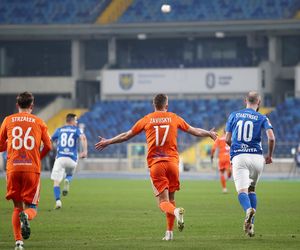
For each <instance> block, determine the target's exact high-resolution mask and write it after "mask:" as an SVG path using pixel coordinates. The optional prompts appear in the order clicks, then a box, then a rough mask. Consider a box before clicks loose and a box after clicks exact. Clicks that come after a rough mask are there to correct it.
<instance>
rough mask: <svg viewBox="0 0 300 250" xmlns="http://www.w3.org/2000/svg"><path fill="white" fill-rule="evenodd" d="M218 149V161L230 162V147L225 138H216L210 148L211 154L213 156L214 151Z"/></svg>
mask: <svg viewBox="0 0 300 250" xmlns="http://www.w3.org/2000/svg"><path fill="white" fill-rule="evenodd" d="M217 148H218V149H219V161H220V162H222V161H230V147H229V146H228V145H227V143H226V141H225V136H222V137H218V138H217V140H215V143H214V145H213V147H212V151H211V154H212V155H214V153H215V151H216V149H217Z"/></svg>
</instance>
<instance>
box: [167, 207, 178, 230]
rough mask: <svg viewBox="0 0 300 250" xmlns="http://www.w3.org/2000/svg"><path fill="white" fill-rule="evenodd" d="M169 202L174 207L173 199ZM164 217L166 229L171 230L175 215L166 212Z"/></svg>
mask: <svg viewBox="0 0 300 250" xmlns="http://www.w3.org/2000/svg"><path fill="white" fill-rule="evenodd" d="M170 203H172V204H173V206H174V207H176V205H175V201H170ZM166 218H167V230H168V231H173V228H174V221H175V215H173V214H168V213H166Z"/></svg>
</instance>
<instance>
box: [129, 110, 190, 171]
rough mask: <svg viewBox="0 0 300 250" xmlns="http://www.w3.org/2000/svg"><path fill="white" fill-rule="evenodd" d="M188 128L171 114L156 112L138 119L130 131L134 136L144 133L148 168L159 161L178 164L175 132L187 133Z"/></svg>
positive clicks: (182, 121)
mask: <svg viewBox="0 0 300 250" xmlns="http://www.w3.org/2000/svg"><path fill="white" fill-rule="evenodd" d="M189 127H190V125H189V124H187V123H186V122H185V121H184V119H182V118H181V117H179V116H178V115H176V114H174V113H172V112H164V111H156V112H153V113H150V114H148V115H146V116H144V117H143V118H142V119H140V120H139V121H138V122H137V123H136V124H135V125H134V126H133V127H132V129H131V130H132V132H133V134H134V135H136V134H138V133H140V132H142V131H145V133H146V140H147V146H148V154H147V162H148V167H149V168H150V167H151V166H152V165H153V164H155V163H157V162H160V161H169V162H174V163H176V164H178V162H179V156H178V150H177V130H178V129H181V130H183V131H187V130H188V129H189Z"/></svg>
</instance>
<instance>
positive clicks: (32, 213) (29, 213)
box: [24, 208, 37, 220]
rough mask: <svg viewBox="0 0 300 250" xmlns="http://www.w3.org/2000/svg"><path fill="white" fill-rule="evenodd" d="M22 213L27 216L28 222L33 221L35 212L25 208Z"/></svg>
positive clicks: (32, 209)
mask: <svg viewBox="0 0 300 250" xmlns="http://www.w3.org/2000/svg"><path fill="white" fill-rule="evenodd" d="M24 212H25V213H26V214H27V215H28V220H32V219H34V217H35V216H36V215H37V211H36V209H34V208H27V209H25V210H24Z"/></svg>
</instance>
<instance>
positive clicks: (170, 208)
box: [159, 201, 176, 215]
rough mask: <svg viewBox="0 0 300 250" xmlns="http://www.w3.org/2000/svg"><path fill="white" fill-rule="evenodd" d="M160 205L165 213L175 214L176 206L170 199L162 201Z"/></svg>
mask: <svg viewBox="0 0 300 250" xmlns="http://www.w3.org/2000/svg"><path fill="white" fill-rule="evenodd" d="M159 207H160V209H161V210H162V211H163V212H165V213H168V214H173V215H174V210H175V208H176V207H175V206H174V205H173V204H172V203H171V202H169V201H162V202H161V203H160V204H159Z"/></svg>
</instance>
